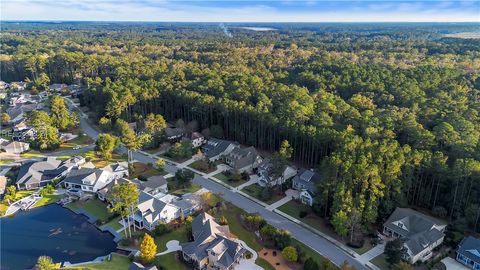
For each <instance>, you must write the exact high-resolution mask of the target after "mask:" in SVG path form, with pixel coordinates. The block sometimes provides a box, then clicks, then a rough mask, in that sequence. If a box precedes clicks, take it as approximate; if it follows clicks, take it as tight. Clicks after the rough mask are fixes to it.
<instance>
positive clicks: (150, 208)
mask: <svg viewBox="0 0 480 270" xmlns="http://www.w3.org/2000/svg"><path fill="white" fill-rule="evenodd" d="M138 202H139V203H138V205H137V208H138V210H140V212H142V213H143V217H144V219H145V220H146V221H147V222H149V223H153V222H155V221H156V220H158V219H160V216H161V214H162V212H163V211H164V209H165V208H167V206H169V207H174V208H178V207H176V206H174V205H172V204H170V203H166V202H164V201H162V200H160V199H158V198H156V197H154V196H152V195H150V194H148V193H146V192H144V191H142V192H140V196H139V197H138Z"/></svg>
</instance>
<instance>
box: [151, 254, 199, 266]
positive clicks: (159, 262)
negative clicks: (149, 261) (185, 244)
mask: <svg viewBox="0 0 480 270" xmlns="http://www.w3.org/2000/svg"><path fill="white" fill-rule="evenodd" d="M154 264H155V265H156V266H160V267H162V268H161V269H168V270H188V269H190V268H189V267H188V266H186V265H185V264H184V263H183V262H181V261H179V260H178V259H177V257H176V252H172V253H168V254H165V255H162V256H159V257H156V258H155V261H154Z"/></svg>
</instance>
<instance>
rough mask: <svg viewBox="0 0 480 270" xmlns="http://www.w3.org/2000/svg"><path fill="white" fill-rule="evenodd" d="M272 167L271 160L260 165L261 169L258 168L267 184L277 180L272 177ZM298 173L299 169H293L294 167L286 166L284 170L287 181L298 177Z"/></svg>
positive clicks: (283, 173) (283, 174)
mask: <svg viewBox="0 0 480 270" xmlns="http://www.w3.org/2000/svg"><path fill="white" fill-rule="evenodd" d="M271 166H272V164H271V163H270V161H269V160H264V161H263V162H262V163H261V164H260V165H259V168H258V171H259V173H260V175H261V176H262V178H263V179H264V180H265V181H267V183H270V182H272V181H274V180H277V179H272V178H271V177H270V173H271V169H270V167H271ZM296 173H297V169H296V168H294V167H292V166H286V167H285V169H284V170H283V172H282V176H283V177H285V178H284V179H285V180H287V179H290V178H292V177H293V176H294V175H296Z"/></svg>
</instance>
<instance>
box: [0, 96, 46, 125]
mask: <svg viewBox="0 0 480 270" xmlns="http://www.w3.org/2000/svg"><path fill="white" fill-rule="evenodd" d="M10 101H11V100H10ZM43 109H44V106H43V105H42V104H39V103H28V104H24V103H19V104H16V105H14V106H12V107H10V108H8V109H7V110H6V113H7V114H8V115H9V116H10V123H13V124H18V123H20V122H22V121H24V120H25V115H26V114H27V113H28V112H31V111H33V110H43Z"/></svg>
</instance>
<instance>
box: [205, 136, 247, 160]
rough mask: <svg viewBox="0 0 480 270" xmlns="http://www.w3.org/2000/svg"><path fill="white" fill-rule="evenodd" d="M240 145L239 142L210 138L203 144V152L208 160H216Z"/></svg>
mask: <svg viewBox="0 0 480 270" xmlns="http://www.w3.org/2000/svg"><path fill="white" fill-rule="evenodd" d="M239 146H240V144H239V143H237V142H232V141H226V140H220V139H215V138H210V139H209V140H208V141H207V142H206V143H205V144H204V145H203V146H202V152H203V153H204V155H205V158H206V159H207V160H209V161H211V162H214V161H217V160H220V159H222V158H223V157H224V156H225V155H228V154H230V152H232V151H233V149H235V148H236V147H239Z"/></svg>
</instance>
